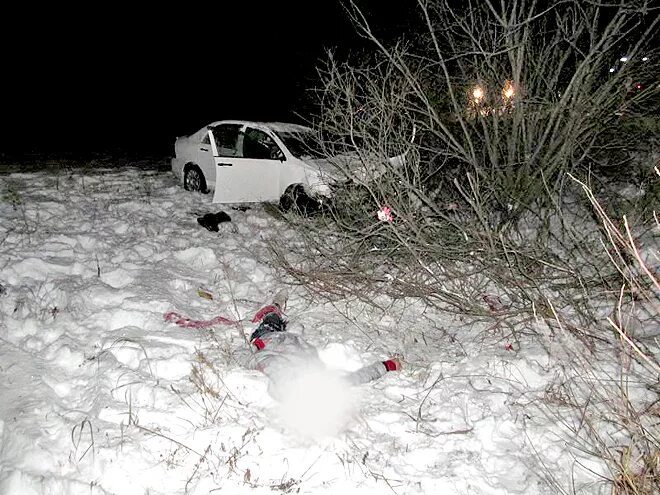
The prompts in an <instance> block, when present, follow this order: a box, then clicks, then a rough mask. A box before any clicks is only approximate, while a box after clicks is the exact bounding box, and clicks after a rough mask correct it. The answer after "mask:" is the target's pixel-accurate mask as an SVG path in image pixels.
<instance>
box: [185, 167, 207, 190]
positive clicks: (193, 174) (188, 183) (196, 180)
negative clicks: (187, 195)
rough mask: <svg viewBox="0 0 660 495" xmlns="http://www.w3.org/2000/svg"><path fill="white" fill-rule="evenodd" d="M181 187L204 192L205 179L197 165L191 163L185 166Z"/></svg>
mask: <svg viewBox="0 0 660 495" xmlns="http://www.w3.org/2000/svg"><path fill="white" fill-rule="evenodd" d="M183 187H184V189H185V190H186V191H196V192H202V193H205V192H206V179H205V178H204V174H203V173H202V171H201V170H200V169H199V167H197V166H195V165H193V166H190V167H187V168H186V172H185V173H184V174H183Z"/></svg>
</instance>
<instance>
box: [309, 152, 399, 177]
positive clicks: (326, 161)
mask: <svg viewBox="0 0 660 495" xmlns="http://www.w3.org/2000/svg"><path fill="white" fill-rule="evenodd" d="M304 161H305V163H306V164H307V166H309V167H311V168H312V169H314V170H315V171H318V172H320V175H321V177H322V178H324V179H325V180H324V181H325V182H328V183H330V182H333V181H338V180H343V179H346V178H351V179H355V180H358V181H368V180H370V179H374V178H377V177H379V176H381V175H382V174H384V173H385V171H386V170H387V168H388V167H394V168H399V167H401V166H402V165H403V164H404V163H405V154H402V155H398V156H394V157H391V158H389V159H388V160H387V161H388V162H389V163H388V164H387V165H386V164H385V162H384V161H383V160H382V158H381V159H379V158H378V157H375V156H374V157H373V159H369V158H367V157H364V156H363V157H360V156H359V155H358V154H357V153H351V154H343V155H337V156H333V157H332V158H315V159H306V160H304Z"/></svg>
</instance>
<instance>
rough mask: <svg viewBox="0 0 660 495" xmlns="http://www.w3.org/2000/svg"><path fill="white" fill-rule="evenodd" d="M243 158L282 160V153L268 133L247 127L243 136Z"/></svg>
mask: <svg viewBox="0 0 660 495" xmlns="http://www.w3.org/2000/svg"><path fill="white" fill-rule="evenodd" d="M243 158H251V159H256V160H284V153H282V150H281V149H280V147H279V146H278V145H277V143H276V142H275V141H274V140H273V138H271V137H270V136H269V135H268V134H266V133H265V132H263V131H260V130H258V129H252V128H250V127H248V128H247V129H246V130H245V134H244V136H243Z"/></svg>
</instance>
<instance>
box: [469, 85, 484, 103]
mask: <svg viewBox="0 0 660 495" xmlns="http://www.w3.org/2000/svg"><path fill="white" fill-rule="evenodd" d="M472 96H473V97H474V99H475V100H476V101H479V100H481V99H482V98H483V97H484V90H483V89H481V87H480V86H475V88H474V90H473V91H472Z"/></svg>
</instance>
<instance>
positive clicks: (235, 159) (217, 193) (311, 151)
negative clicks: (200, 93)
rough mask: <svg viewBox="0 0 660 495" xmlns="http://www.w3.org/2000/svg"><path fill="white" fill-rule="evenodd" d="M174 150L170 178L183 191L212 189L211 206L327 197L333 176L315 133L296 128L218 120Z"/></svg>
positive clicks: (181, 141) (179, 141) (178, 141)
mask: <svg viewBox="0 0 660 495" xmlns="http://www.w3.org/2000/svg"><path fill="white" fill-rule="evenodd" d="M174 150H175V156H174V158H172V172H173V173H174V175H175V176H176V177H177V178H178V179H179V180H180V181H181V183H182V184H183V186H184V187H185V188H186V189H187V190H190V191H200V192H209V191H214V196H213V202H214V203H245V202H261V201H278V200H280V199H281V198H286V197H294V191H295V192H296V193H298V192H301V191H304V193H305V194H306V195H309V196H311V197H318V196H326V195H328V194H329V193H330V188H329V184H330V183H331V182H332V180H333V178H334V177H336V170H335V169H334V167H333V166H332V165H330V164H329V163H328V161H327V160H324V159H323V155H322V153H321V150H320V147H319V145H318V141H317V139H316V134H315V133H314V131H313V130H312V129H310V128H309V127H305V126H302V125H297V124H286V123H280V122H275V123H263V122H246V121H237V120H222V121H218V122H213V123H212V124H209V125H208V126H205V127H203V128H202V129H200V130H199V131H197V132H195V133H194V134H191V135H190V136H183V137H178V138H177V139H176V142H175V144H174Z"/></svg>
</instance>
